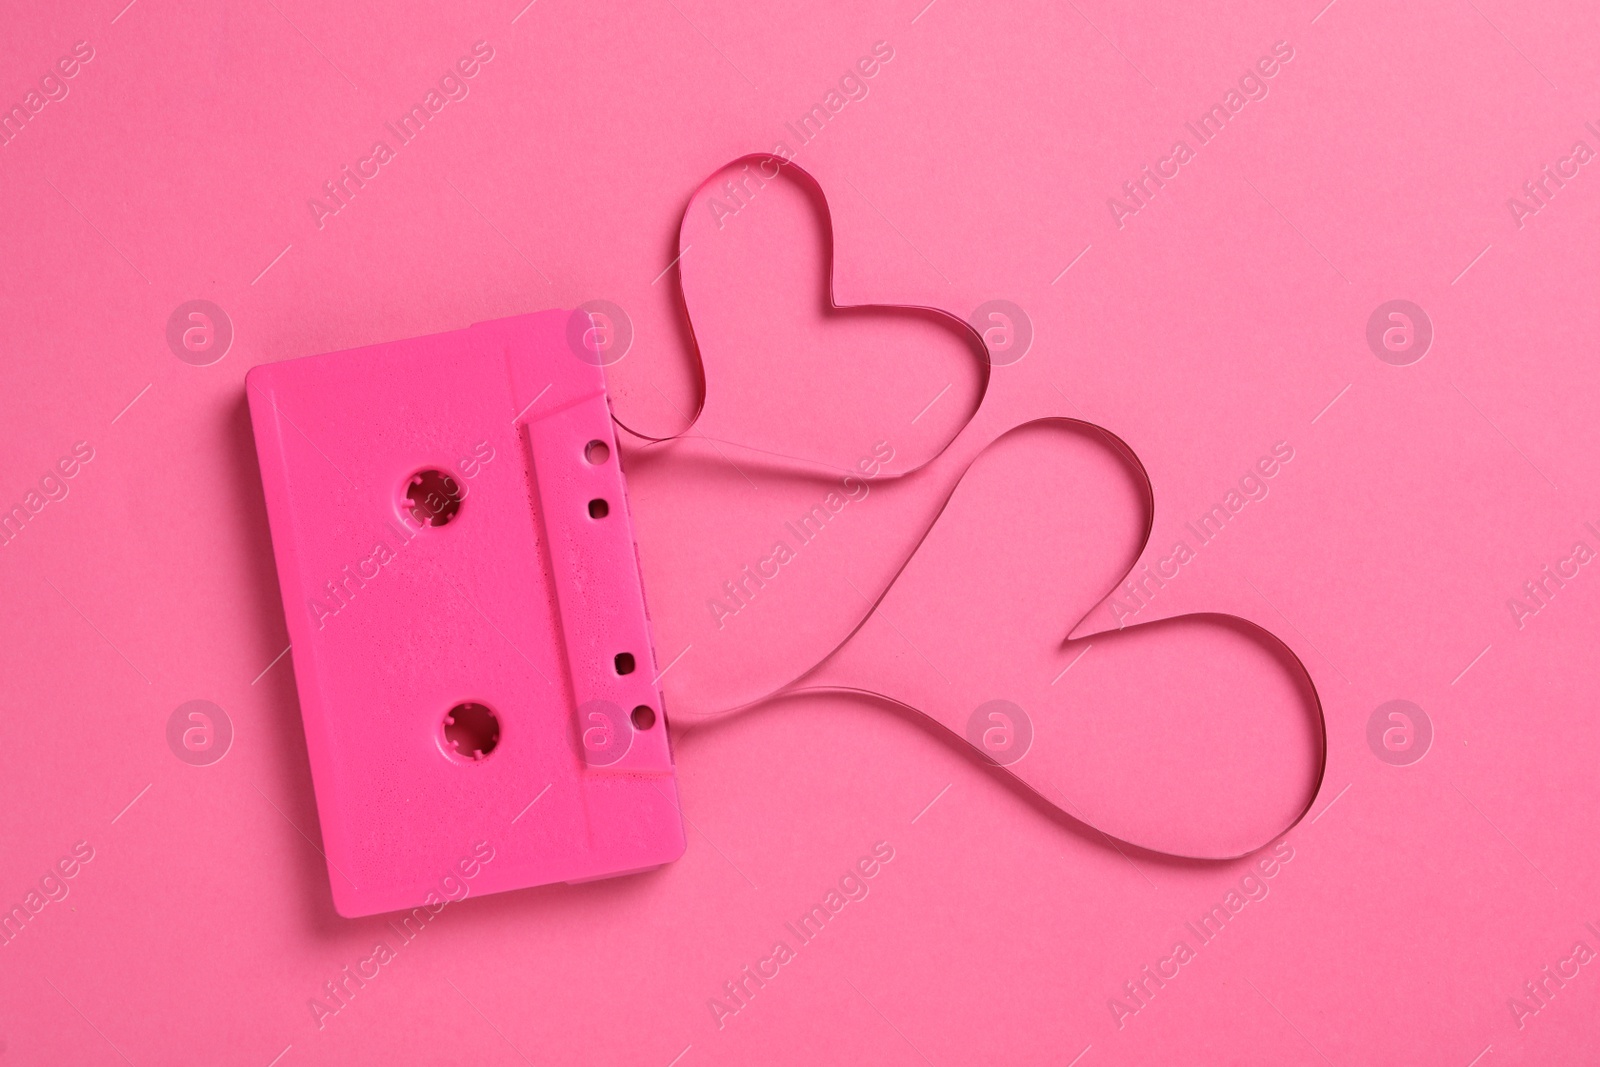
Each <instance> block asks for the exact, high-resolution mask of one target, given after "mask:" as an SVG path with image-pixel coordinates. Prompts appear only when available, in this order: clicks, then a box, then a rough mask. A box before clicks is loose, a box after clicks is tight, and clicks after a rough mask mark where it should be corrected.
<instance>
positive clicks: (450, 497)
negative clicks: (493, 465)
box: [405, 467, 466, 526]
mask: <svg viewBox="0 0 1600 1067" xmlns="http://www.w3.org/2000/svg"><path fill="white" fill-rule="evenodd" d="M465 495H466V494H465V493H463V492H462V491H461V483H460V482H458V481H456V480H455V479H454V478H452V477H450V475H448V474H446V473H445V472H444V471H441V470H435V469H433V468H431V467H430V468H428V469H427V470H421V471H418V472H417V473H416V474H413V475H412V476H411V480H410V481H408V482H407V483H406V492H405V498H406V504H405V508H406V510H407V511H409V512H410V513H411V518H412V519H413V520H415V521H416V523H417V525H418V526H448V525H449V524H450V522H451V520H453V519H454V518H455V517H456V515H457V514H458V513H459V512H460V511H461V499H462V497H463V496H465Z"/></svg>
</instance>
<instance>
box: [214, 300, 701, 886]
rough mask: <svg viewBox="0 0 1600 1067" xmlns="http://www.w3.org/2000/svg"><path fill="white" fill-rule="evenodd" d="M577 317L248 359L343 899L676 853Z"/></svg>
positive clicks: (601, 417)
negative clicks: (574, 327)
mask: <svg viewBox="0 0 1600 1067" xmlns="http://www.w3.org/2000/svg"><path fill="white" fill-rule="evenodd" d="M570 319H571V314H570V313H568V312H565V311H544V312H539V313H537V314H532V315H524V316H519V317H516V318H509V319H501V320H497V321H494V322H486V323H480V324H478V325H476V326H473V327H471V328H469V329H465V330H459V331H456V332H454V333H443V334H437V335H434V336H431V337H420V338H415V339H412V340H407V341H398V342H394V343H392V344H381V345H373V346H371V347H367V348H357V349H351V350H349V351H346V352H334V353H329V354H327V355H319V356H310V357H306V358H304V359H296V360H290V361H288V362H285V363H278V364H272V365H267V366H260V367H256V368H255V369H253V370H252V371H251V372H250V373H249V375H248V376H247V377H246V380H245V381H246V388H247V391H248V393H249V397H250V413H251V421H252V423H253V424H254V428H255V437H256V449H257V453H258V456H259V461H260V466H261V480H262V484H263V486H264V488H265V492H266V501H267V512H268V516H269V518H270V521H271V526H272V544H273V550H274V554H275V556H276V558H277V565H278V583H279V586H280V588H281V590H282V593H283V604H284V613H285V615H286V617H287V619H288V627H289V636H290V640H291V642H292V645H293V660H294V672H295V681H296V684H297V686H298V688H299V694H300V707H301V713H302V717H303V719H304V723H305V733H306V748H307V750H308V752H309V753H310V758H311V772H312V778H313V782H314V785H315V789H316V799H317V812H318V815H319V818H320V819H321V824H322V838H323V845H324V847H325V849H326V854H327V858H328V875H329V879H330V881H331V883H332V886H333V901H334V905H335V907H336V908H337V909H338V911H339V913H340V914H341V915H345V916H358V915H370V914H373V913H376V912H383V911H392V910H396V909H401V908H410V907H415V906H418V905H422V904H428V903H435V902H437V901H441V900H444V899H447V898H449V897H451V896H452V895H459V894H460V893H461V892H463V891H465V892H471V893H474V894H477V893H487V892H498V891H501V890H506V889H516V888H521V887H525V886H533V885H541V884H545V883H549V882H561V881H566V882H576V881H585V880H589V879H594V878H601V877H605V876H608V875H615V874H624V873H629V872H633V871H639V870H645V869H648V868H651V867H655V866H658V865H660V864H662V863H666V862H670V861H671V860H674V859H676V858H677V857H678V856H680V855H681V854H682V853H683V848H684V836H683V820H682V815H681V813H680V811H679V808H678V789H677V782H676V780H675V778H674V776H673V767H672V754H671V750H670V748H669V745H668V741H667V730H666V721H665V718H664V715H663V707H662V701H661V693H660V690H659V688H658V687H657V684H656V679H657V666H656V661H655V653H654V647H653V644H652V642H651V637H650V624H649V618H648V616H647V614H646V610H645V602H644V591H643V587H642V585H641V582H640V577H639V567H638V556H637V550H636V548H635V545H634V538H633V527H632V522H631V520H630V517H629V512H628V506H627V495H626V491H625V486H624V481H623V476H622V470H621V466H620V461H619V458H618V453H617V448H616V442H615V440H614V438H613V436H612V423H611V417H610V407H609V404H608V402H607V399H606V392H605V378H604V373H603V371H602V369H601V368H600V367H599V366H597V365H595V364H594V363H593V362H592V361H589V360H586V359H584V358H581V357H580V355H578V354H575V353H578V352H582V351H584V350H583V349H581V348H580V347H578V346H573V345H569V343H568V341H567V330H568V325H569V321H570ZM463 887H464V889H463Z"/></svg>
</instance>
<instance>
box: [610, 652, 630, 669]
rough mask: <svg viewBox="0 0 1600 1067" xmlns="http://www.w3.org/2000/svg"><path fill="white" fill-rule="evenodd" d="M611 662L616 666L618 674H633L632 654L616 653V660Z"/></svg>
mask: <svg viewBox="0 0 1600 1067" xmlns="http://www.w3.org/2000/svg"><path fill="white" fill-rule="evenodd" d="M612 662H613V663H614V665H615V666H616V668H617V673H618V674H632V673H633V668H634V661H633V653H632V652H618V653H617V656H616V659H615V660H613V661H612Z"/></svg>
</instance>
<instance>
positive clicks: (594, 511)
mask: <svg viewBox="0 0 1600 1067" xmlns="http://www.w3.org/2000/svg"><path fill="white" fill-rule="evenodd" d="M609 514H611V505H610V504H607V503H606V502H605V501H604V500H601V499H599V498H598V497H597V498H595V499H594V500H591V501H589V517H590V518H591V519H603V518H605V517H606V516H607V515H609Z"/></svg>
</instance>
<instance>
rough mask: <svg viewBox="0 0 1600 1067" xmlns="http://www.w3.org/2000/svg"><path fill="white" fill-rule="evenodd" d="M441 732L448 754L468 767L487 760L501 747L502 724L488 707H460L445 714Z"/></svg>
mask: <svg viewBox="0 0 1600 1067" xmlns="http://www.w3.org/2000/svg"><path fill="white" fill-rule="evenodd" d="M440 730H441V732H442V735H443V738H444V750H445V753H446V754H447V755H450V756H452V757H454V758H455V759H457V760H460V761H461V762H464V763H476V762H478V761H479V760H481V759H484V758H485V757H487V756H488V755H489V753H491V752H493V751H494V750H495V748H496V747H497V746H498V745H499V744H500V720H499V719H498V718H496V717H495V714H494V712H493V711H491V710H489V707H488V706H487V705H485V704H478V703H474V702H471V701H468V702H466V703H462V704H457V705H456V706H455V707H453V708H451V709H450V710H449V711H448V712H446V713H445V716H444V722H442V723H440Z"/></svg>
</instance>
